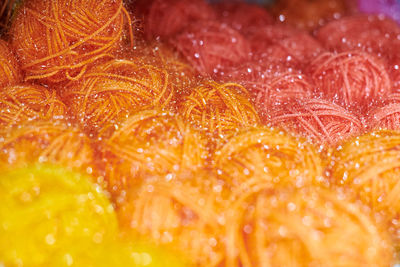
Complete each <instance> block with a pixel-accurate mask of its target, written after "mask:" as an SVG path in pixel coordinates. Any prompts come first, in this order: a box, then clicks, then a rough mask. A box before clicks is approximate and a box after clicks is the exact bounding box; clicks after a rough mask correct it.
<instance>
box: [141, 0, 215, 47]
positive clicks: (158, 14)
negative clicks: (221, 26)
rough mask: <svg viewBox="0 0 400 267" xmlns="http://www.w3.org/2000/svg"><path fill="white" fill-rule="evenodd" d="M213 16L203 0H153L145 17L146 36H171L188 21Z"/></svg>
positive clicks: (208, 18) (210, 18)
mask: <svg viewBox="0 0 400 267" xmlns="http://www.w3.org/2000/svg"><path fill="white" fill-rule="evenodd" d="M214 18H215V13H214V10H213V9H212V8H211V7H210V6H209V5H208V4H207V3H206V2H205V1H204V0H155V1H153V3H152V4H151V7H150V10H149V14H148V16H147V18H145V32H146V37H147V38H148V39H149V40H150V39H153V38H154V37H158V36H159V37H161V38H167V37H171V36H172V35H174V34H176V33H179V32H180V31H181V30H182V29H183V28H185V27H186V25H188V24H190V23H193V22H197V21H200V20H213V19H214Z"/></svg>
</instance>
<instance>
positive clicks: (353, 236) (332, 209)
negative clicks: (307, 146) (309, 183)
mask: <svg viewBox="0 0 400 267" xmlns="http://www.w3.org/2000/svg"><path fill="white" fill-rule="evenodd" d="M229 210H230V211H231V212H229V211H228V214H230V216H227V221H229V223H228V224H227V230H226V236H227V250H226V256H227V263H226V266H231V267H235V266H241V267H251V266H294V267H297V266H298V267H300V266H330V267H334V266H392V264H393V263H394V257H393V256H394V253H393V252H394V250H393V246H392V243H391V242H390V239H389V237H388V234H387V232H386V231H384V228H381V227H378V226H377V225H376V224H375V223H374V221H373V220H372V219H371V218H370V217H369V216H368V215H367V214H366V213H364V212H363V207H361V206H359V205H356V204H352V203H350V202H349V201H348V199H346V198H344V197H343V196H337V195H336V194H335V193H334V192H331V191H330V190H327V189H322V188H302V189H300V190H299V189H296V190H293V189H284V190H283V189H280V190H276V189H275V190H273V189H266V188H265V187H263V186H253V187H252V188H249V189H248V191H247V192H245V193H241V195H240V198H239V199H238V200H237V201H235V202H234V203H232V204H231V205H230V206H229Z"/></svg>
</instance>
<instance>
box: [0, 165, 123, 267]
mask: <svg viewBox="0 0 400 267" xmlns="http://www.w3.org/2000/svg"><path fill="white" fill-rule="evenodd" d="M0 201H1V203H2V205H1V206H0V220H1V222H2V224H1V226H0V248H1V249H0V258H1V261H2V263H3V264H5V265H7V266H22V265H23V266H70V265H72V263H73V264H75V265H76V266H99V265H96V264H94V263H95V262H97V258H99V257H101V255H102V254H103V253H104V252H105V251H104V250H103V249H102V247H103V246H105V244H107V243H108V242H110V240H113V238H114V237H115V236H116V234H117V227H118V226H117V219H116V216H115V213H114V209H113V207H112V205H111V203H110V202H109V201H108V199H107V198H106V196H105V195H104V194H103V193H102V190H101V188H99V186H96V185H94V184H92V183H91V182H90V180H89V179H88V178H87V177H85V176H82V175H80V174H78V173H73V172H70V171H66V170H64V169H62V168H55V167H45V166H33V167H29V168H22V169H15V170H10V171H6V172H2V174H1V179H0Z"/></svg>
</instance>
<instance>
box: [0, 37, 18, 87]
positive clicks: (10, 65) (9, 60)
mask: <svg viewBox="0 0 400 267" xmlns="http://www.w3.org/2000/svg"><path fill="white" fill-rule="evenodd" d="M21 80H22V74H21V70H20V67H19V64H18V61H17V59H16V57H15V54H14V53H13V51H12V50H11V45H10V44H9V43H7V42H6V41H3V40H1V39H0V88H3V87H4V86H7V85H13V84H16V83H18V82H20V81H21Z"/></svg>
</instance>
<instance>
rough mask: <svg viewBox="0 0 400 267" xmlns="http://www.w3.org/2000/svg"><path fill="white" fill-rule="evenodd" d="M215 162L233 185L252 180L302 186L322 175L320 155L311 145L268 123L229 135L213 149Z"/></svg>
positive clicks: (318, 178) (271, 183) (313, 181)
mask: <svg viewBox="0 0 400 267" xmlns="http://www.w3.org/2000/svg"><path fill="white" fill-rule="evenodd" d="M213 162H214V168H215V169H217V170H218V171H219V174H220V175H221V177H229V179H228V181H230V183H231V185H232V186H233V187H237V186H238V185H241V184H243V183H244V184H246V183H253V182H254V183H256V182H257V183H258V182H263V183H264V184H268V185H269V186H272V187H273V186H287V185H290V186H296V187H302V186H304V185H308V184H312V183H316V182H319V181H320V179H322V178H321V177H322V163H321V159H320V157H319V155H318V153H317V151H316V150H315V148H314V147H313V146H312V145H310V144H308V143H307V142H305V140H301V139H297V138H295V137H292V136H290V135H288V134H286V133H284V132H282V131H278V130H275V129H270V128H267V127H259V128H253V129H248V130H245V131H242V132H241V133H239V134H237V135H235V136H234V137H232V138H230V140H229V141H228V142H227V143H226V144H225V145H224V146H222V147H221V148H220V149H218V150H217V151H216V152H215V153H214V157H213ZM225 179H226V178H225Z"/></svg>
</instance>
